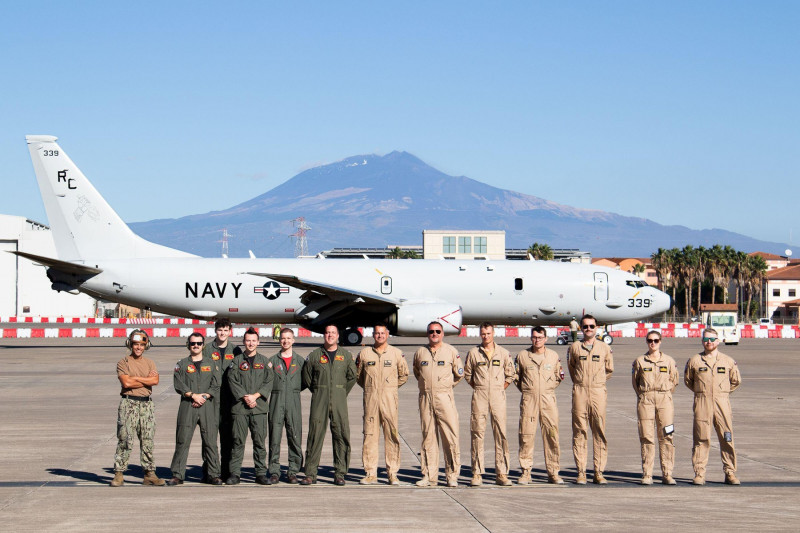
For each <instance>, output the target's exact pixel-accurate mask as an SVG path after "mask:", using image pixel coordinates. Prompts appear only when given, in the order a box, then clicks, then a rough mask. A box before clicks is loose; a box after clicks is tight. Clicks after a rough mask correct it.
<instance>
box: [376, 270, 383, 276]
mask: <svg viewBox="0 0 800 533" xmlns="http://www.w3.org/2000/svg"><path fill="white" fill-rule="evenodd" d="M375 272H377V273H378V274H380V275H381V276H383V272H381V271H380V270H378V269H377V268H376V269H375Z"/></svg>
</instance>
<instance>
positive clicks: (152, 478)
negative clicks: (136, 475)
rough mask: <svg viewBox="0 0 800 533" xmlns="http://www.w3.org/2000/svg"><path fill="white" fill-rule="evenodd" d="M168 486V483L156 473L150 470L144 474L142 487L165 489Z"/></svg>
mask: <svg viewBox="0 0 800 533" xmlns="http://www.w3.org/2000/svg"><path fill="white" fill-rule="evenodd" d="M166 484H167V482H166V481H164V480H163V479H161V478H160V477H158V476H157V475H156V473H155V472H154V471H152V470H148V471H147V472H145V473H144V479H142V485H153V486H156V487H163V486H164V485H166Z"/></svg>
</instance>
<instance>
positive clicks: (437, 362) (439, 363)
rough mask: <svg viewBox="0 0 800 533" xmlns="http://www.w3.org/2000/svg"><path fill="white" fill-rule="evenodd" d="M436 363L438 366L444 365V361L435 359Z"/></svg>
mask: <svg viewBox="0 0 800 533" xmlns="http://www.w3.org/2000/svg"><path fill="white" fill-rule="evenodd" d="M436 364H437V365H439V366H444V361H436Z"/></svg>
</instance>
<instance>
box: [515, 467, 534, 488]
mask: <svg viewBox="0 0 800 533" xmlns="http://www.w3.org/2000/svg"><path fill="white" fill-rule="evenodd" d="M530 484H531V471H530V470H523V471H522V474H520V475H519V479H517V485H530Z"/></svg>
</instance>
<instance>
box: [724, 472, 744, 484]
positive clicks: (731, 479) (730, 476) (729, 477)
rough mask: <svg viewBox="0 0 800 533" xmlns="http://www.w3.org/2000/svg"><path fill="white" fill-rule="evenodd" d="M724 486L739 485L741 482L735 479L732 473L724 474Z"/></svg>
mask: <svg viewBox="0 0 800 533" xmlns="http://www.w3.org/2000/svg"><path fill="white" fill-rule="evenodd" d="M725 484H726V485H741V484H742V482H741V481H739V480H738V479H737V478H736V474H734V473H733V472H728V473H727V474H725Z"/></svg>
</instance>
